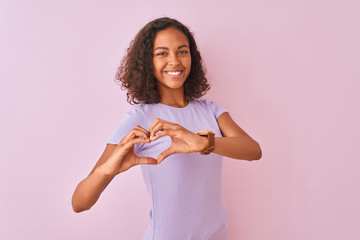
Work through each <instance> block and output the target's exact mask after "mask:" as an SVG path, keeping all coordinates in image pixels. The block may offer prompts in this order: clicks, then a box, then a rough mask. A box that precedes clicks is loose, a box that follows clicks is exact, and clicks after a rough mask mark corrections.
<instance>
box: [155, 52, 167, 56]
mask: <svg viewBox="0 0 360 240" xmlns="http://www.w3.org/2000/svg"><path fill="white" fill-rule="evenodd" d="M155 55H156V56H165V55H166V52H158V53H156V54H155Z"/></svg>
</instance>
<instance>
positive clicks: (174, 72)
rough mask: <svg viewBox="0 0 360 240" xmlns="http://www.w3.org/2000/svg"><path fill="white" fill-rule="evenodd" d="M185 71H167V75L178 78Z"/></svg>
mask: <svg viewBox="0 0 360 240" xmlns="http://www.w3.org/2000/svg"><path fill="white" fill-rule="evenodd" d="M182 72H183V71H182V70H180V71H165V73H166V74H168V75H170V76H178V75H180V74H181V73H182Z"/></svg>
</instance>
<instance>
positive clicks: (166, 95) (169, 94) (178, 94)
mask: <svg viewBox="0 0 360 240" xmlns="http://www.w3.org/2000/svg"><path fill="white" fill-rule="evenodd" d="M160 96H161V100H160V103H162V104H166V105H169V106H172V107H177V108H183V107H186V106H187V105H188V104H189V102H188V101H187V100H186V99H185V96H184V91H164V92H160Z"/></svg>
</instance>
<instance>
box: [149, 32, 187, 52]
mask: <svg viewBox="0 0 360 240" xmlns="http://www.w3.org/2000/svg"><path fill="white" fill-rule="evenodd" d="M184 44H186V45H189V42H188V39H187V37H186V35H185V34H184V33H183V32H182V31H180V30H179V29H176V28H173V27H169V28H166V29H164V30H161V31H159V32H158V33H157V34H156V36H155V39H154V49H155V48H156V47H172V46H174V47H178V46H180V45H184Z"/></svg>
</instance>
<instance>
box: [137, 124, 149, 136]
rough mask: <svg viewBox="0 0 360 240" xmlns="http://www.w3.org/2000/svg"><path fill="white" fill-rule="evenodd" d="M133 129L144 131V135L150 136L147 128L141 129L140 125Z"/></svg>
mask: <svg viewBox="0 0 360 240" xmlns="http://www.w3.org/2000/svg"><path fill="white" fill-rule="evenodd" d="M133 129H136V130H139V131H142V132H143V133H145V134H147V135H150V132H149V131H148V130H146V129H145V128H143V127H141V126H140V125H136V126H135V127H134V128H133Z"/></svg>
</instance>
